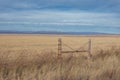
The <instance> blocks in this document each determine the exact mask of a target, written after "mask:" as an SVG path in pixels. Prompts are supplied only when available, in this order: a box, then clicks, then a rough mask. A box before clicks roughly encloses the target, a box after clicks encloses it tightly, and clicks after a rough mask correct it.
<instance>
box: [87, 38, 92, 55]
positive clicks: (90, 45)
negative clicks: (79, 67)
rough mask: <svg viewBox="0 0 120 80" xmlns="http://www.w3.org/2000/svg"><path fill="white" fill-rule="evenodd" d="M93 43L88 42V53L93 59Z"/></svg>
mask: <svg viewBox="0 0 120 80" xmlns="http://www.w3.org/2000/svg"><path fill="white" fill-rule="evenodd" d="M91 48H92V42H91V39H89V42H88V53H89V57H92V50H91Z"/></svg>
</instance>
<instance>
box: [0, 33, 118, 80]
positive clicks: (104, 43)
mask: <svg viewBox="0 0 120 80" xmlns="http://www.w3.org/2000/svg"><path fill="white" fill-rule="evenodd" d="M58 38H61V39H62V41H63V42H64V43H65V44H67V45H69V46H71V47H72V48H73V49H77V48H79V47H82V46H84V47H85V48H86V45H85V43H86V42H87V41H88V40H89V39H91V40H92V55H93V57H92V58H91V59H87V56H86V55H84V53H80V54H77V56H74V55H72V56H71V54H67V57H64V56H63V58H62V60H59V59H58V58H57V50H58V49H57V48H58ZM63 49H65V50H69V49H68V48H66V47H64V46H63ZM85 54H86V53H85ZM119 62H120V35H90V36H85V35H81V36H75V35H74V36H73V35H38V34H36V35H32V34H0V80H120V67H119V66H120V63H119Z"/></svg>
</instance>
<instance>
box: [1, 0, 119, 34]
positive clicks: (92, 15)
mask: <svg viewBox="0 0 120 80" xmlns="http://www.w3.org/2000/svg"><path fill="white" fill-rule="evenodd" d="M0 31H58V32H100V33H112V34H120V0H0Z"/></svg>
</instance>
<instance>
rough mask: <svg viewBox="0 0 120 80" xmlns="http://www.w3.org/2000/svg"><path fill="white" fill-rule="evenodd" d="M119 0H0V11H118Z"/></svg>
mask: <svg viewBox="0 0 120 80" xmlns="http://www.w3.org/2000/svg"><path fill="white" fill-rule="evenodd" d="M119 8H120V0H99V1H98V0H0V11H1V12H2V11H11V10H13V11H14V10H28V9H29V10H40V9H57V10H83V11H100V12H117V13H118V12H120V9H119Z"/></svg>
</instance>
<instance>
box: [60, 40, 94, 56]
mask: <svg viewBox="0 0 120 80" xmlns="http://www.w3.org/2000/svg"><path fill="white" fill-rule="evenodd" d="M87 45H88V48H87V49H86V50H80V48H79V49H73V48H72V47H70V46H68V45H67V44H63V42H62V39H61V38H59V39H58V57H59V58H60V57H62V54H65V53H81V52H87V53H88V54H89V57H91V56H92V54H91V48H92V42H91V39H89V41H88V42H87ZM63 46H67V47H68V48H69V49H71V50H63Z"/></svg>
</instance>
